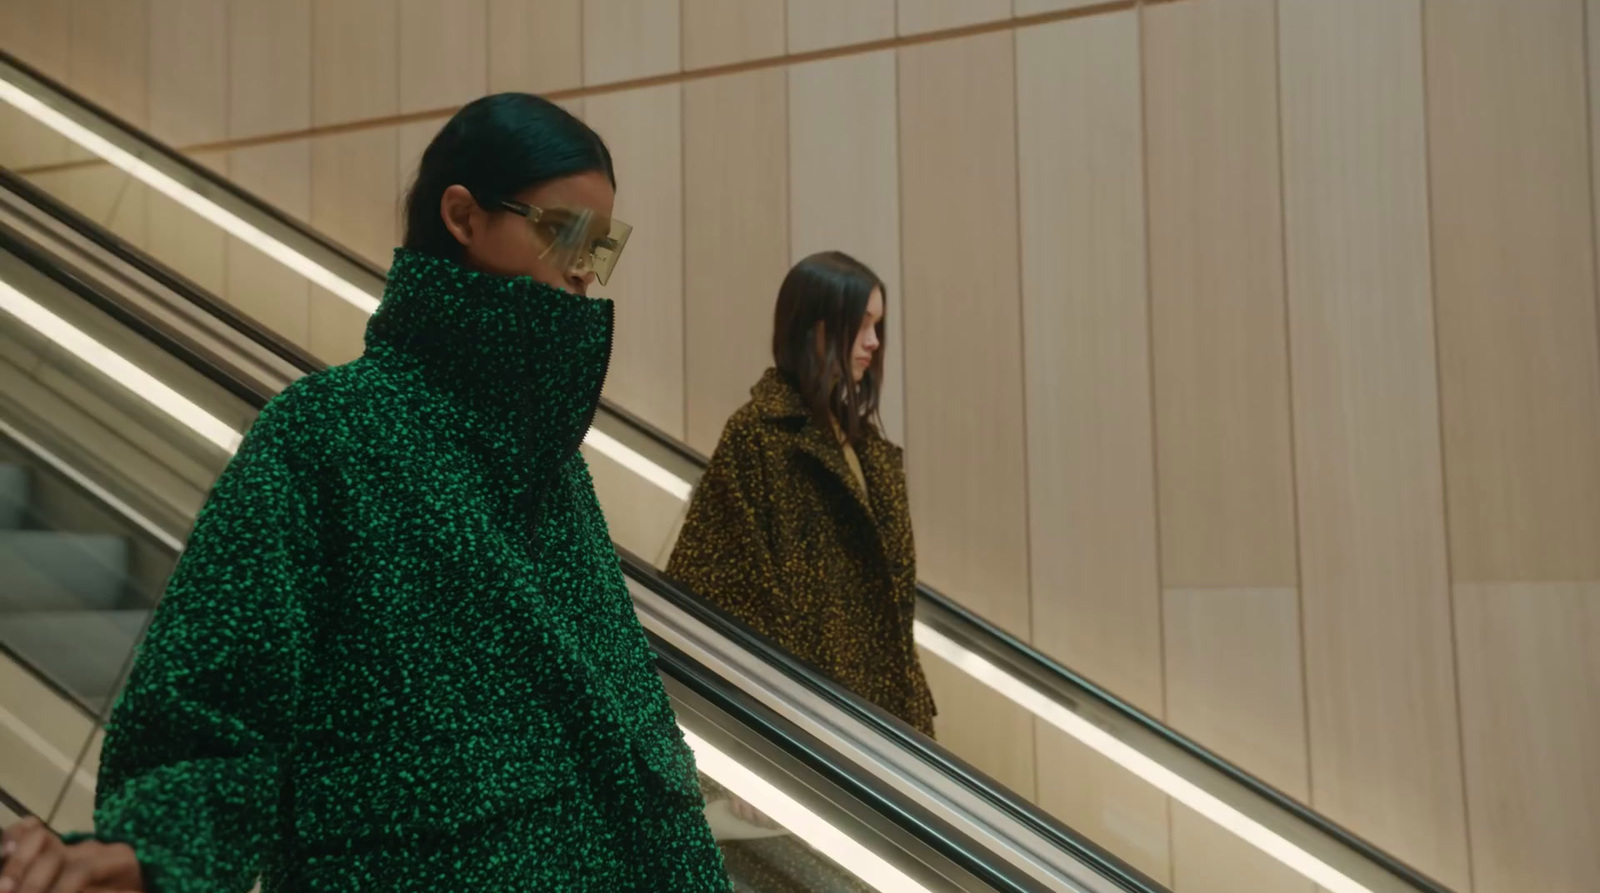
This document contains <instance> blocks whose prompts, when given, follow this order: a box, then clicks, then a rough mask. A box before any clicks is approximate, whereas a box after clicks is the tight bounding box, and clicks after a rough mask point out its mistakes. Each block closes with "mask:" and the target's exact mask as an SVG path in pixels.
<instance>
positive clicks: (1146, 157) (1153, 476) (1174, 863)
mask: <svg viewBox="0 0 1600 893" xmlns="http://www.w3.org/2000/svg"><path fill="white" fill-rule="evenodd" d="M1133 15H1134V28H1135V46H1134V56H1135V61H1134V75H1135V76H1136V77H1137V78H1138V79H1139V177H1140V181H1139V182H1140V190H1139V191H1140V193H1141V194H1140V202H1139V207H1140V210H1141V211H1142V212H1143V214H1142V218H1141V221H1140V224H1141V226H1142V227H1143V230H1144V323H1145V367H1146V375H1147V376H1148V377H1149V384H1148V386H1147V388H1146V396H1147V398H1148V401H1149V402H1148V404H1147V405H1146V411H1147V412H1148V413H1149V415H1150V511H1151V516H1150V526H1151V533H1152V537H1153V542H1154V545H1155V554H1154V555H1152V556H1151V560H1152V562H1153V563H1154V565H1155V575H1156V591H1155V597H1156V660H1157V664H1158V667H1157V673H1158V676H1157V681H1158V683H1159V684H1160V686H1161V719H1162V721H1163V722H1165V721H1166V719H1167V717H1168V716H1170V715H1171V704H1170V703H1169V702H1168V698H1169V695H1170V686H1168V685H1167V588H1166V569H1165V568H1164V567H1163V566H1162V561H1161V556H1162V553H1163V549H1162V530H1161V470H1160V461H1161V460H1160V451H1159V449H1158V448H1157V443H1158V440H1157V438H1158V436H1159V420H1158V419H1157V413H1156V405H1157V404H1156V336H1155V297H1154V287H1153V284H1152V283H1153V281H1154V280H1153V278H1152V276H1151V263H1150V256H1151V249H1150V204H1151V202H1150V144H1149V133H1150V93H1149V84H1148V81H1147V78H1146V77H1145V60H1146V58H1148V49H1149V48H1148V46H1147V44H1146V42H1145V3H1144V0H1138V3H1137V4H1136V5H1135V6H1134V8H1133ZM1161 802H1162V806H1163V809H1162V813H1163V814H1164V815H1165V817H1166V822H1167V877H1168V880H1169V881H1170V882H1171V883H1172V884H1173V886H1176V885H1177V878H1178V852H1177V846H1176V840H1175V834H1174V825H1173V823H1174V819H1175V816H1174V815H1173V813H1174V804H1173V802H1172V798H1171V797H1163V798H1161Z"/></svg>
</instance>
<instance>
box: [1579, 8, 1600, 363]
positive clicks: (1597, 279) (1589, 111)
mask: <svg viewBox="0 0 1600 893" xmlns="http://www.w3.org/2000/svg"><path fill="white" fill-rule="evenodd" d="M1589 6H1590V3H1589V0H1584V2H1583V4H1582V15H1583V98H1584V103H1583V115H1584V123H1585V124H1586V126H1585V127H1584V131H1583V139H1584V142H1585V144H1586V145H1587V146H1588V152H1587V155H1588V158H1587V161H1588V162H1589V163H1588V165H1587V169H1588V174H1589V259H1590V262H1591V271H1592V276H1591V278H1590V281H1589V286H1590V290H1591V291H1592V292H1594V295H1593V296H1592V300H1593V302H1594V304H1595V325H1596V328H1595V340H1596V343H1597V344H1600V251H1597V250H1596V244H1595V241H1596V239H1597V238H1600V212H1597V209H1596V207H1595V205H1596V202H1597V201H1600V197H1597V195H1596V186H1597V185H1600V184H1596V183H1595V175H1594V174H1595V144H1594V100H1595V97H1594V51H1593V48H1592V47H1591V46H1590V33H1589V29H1590V28H1592V27H1593V23H1592V22H1590V20H1589ZM1596 371H1600V369H1597V370H1596Z"/></svg>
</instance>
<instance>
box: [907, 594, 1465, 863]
mask: <svg viewBox="0 0 1600 893" xmlns="http://www.w3.org/2000/svg"><path fill="white" fill-rule="evenodd" d="M917 595H918V597H919V598H921V599H924V600H926V601H928V602H929V603H931V604H933V605H934V606H935V607H936V609H937V610H940V611H944V612H947V613H949V614H951V615H953V616H954V617H956V618H958V619H959V620H960V621H961V623H962V624H963V625H965V626H967V627H968V628H969V629H970V630H974V631H976V632H977V633H978V634H979V636H980V637H982V638H986V639H990V640H992V641H993V642H996V643H998V644H999V645H1000V647H1001V649H1003V650H1005V651H1006V652H1008V653H1010V654H1014V655H1015V656H1017V657H1020V658H1021V659H1022V660H1023V661H1025V662H1027V663H1028V664H1030V665H1031V666H1030V669H1031V670H1036V671H1042V672H1043V674H1044V675H1045V676H1046V677H1047V678H1050V679H1051V681H1052V682H1053V683H1054V684H1064V685H1066V686H1070V687H1073V688H1077V689H1079V690H1081V691H1082V692H1083V693H1084V694H1086V695H1088V696H1089V697H1090V698H1092V699H1094V700H1096V701H1098V702H1100V703H1101V704H1102V705H1104V706H1106V707H1109V708H1111V709H1112V710H1113V711H1115V712H1116V713H1118V714H1120V715H1122V716H1123V717H1125V718H1126V719H1129V720H1131V721H1132V722H1133V723H1134V724H1136V725H1138V726H1139V727H1140V728H1142V729H1144V730H1145V731H1146V732H1149V733H1150V734H1152V735H1154V736H1156V737H1157V738H1159V739H1161V740H1162V741H1163V742H1165V743H1166V744H1169V745H1171V746H1173V747H1175V748H1177V749H1178V750H1179V751H1181V752H1183V753H1184V754H1185V755H1187V756H1190V757H1192V758H1194V759H1195V760H1197V761H1199V762H1201V763H1202V764H1204V765H1205V766H1206V767H1207V768H1209V769H1211V770H1213V771H1215V772H1217V773H1219V774H1221V775H1223V776H1224V777H1226V778H1227V779H1228V780H1229V781H1232V782H1234V783H1235V784H1238V785H1240V786H1242V787H1243V788H1245V789H1246V790H1248V791H1249V792H1250V793H1252V794H1255V795H1256V796H1258V797H1260V798H1262V799H1264V800H1266V801H1268V802H1269V803H1271V804H1272V805H1273V806H1276V807H1277V808H1279V809H1281V810H1283V811H1284V812H1286V813H1289V814H1290V815H1291V816H1293V817H1294V818H1295V819H1297V820H1299V821H1301V822H1304V823H1305V824H1307V825H1310V826H1311V827H1312V828H1314V829H1316V830H1317V831H1319V832H1321V833H1322V834H1324V835H1326V836H1328V837H1329V838H1331V839H1333V840H1334V841H1335V842H1337V843H1339V844H1341V845H1342V846H1344V847H1346V848H1348V849H1350V850H1352V851H1353V852H1355V853H1356V854H1357V855H1359V856H1361V857H1362V858H1364V859H1366V860H1368V861H1370V862H1373V863H1375V864H1376V865H1378V866H1379V867H1380V868H1382V869H1383V870H1385V871H1387V872H1389V873H1390V874H1393V875H1395V876H1396V877H1398V878H1400V880H1402V881H1404V882H1405V883H1407V884H1410V885H1411V886H1412V887H1415V888H1416V889H1418V890H1419V891H1423V893H1452V891H1451V890H1450V889H1449V888H1447V887H1445V886H1443V885H1441V884H1440V883H1439V882H1437V881H1435V880H1433V879H1432V878H1430V877H1428V876H1427V875H1425V874H1423V873H1422V872H1421V871H1418V870H1417V869H1416V868H1413V867H1412V866H1410V865H1408V864H1406V863H1405V862H1402V861H1400V860H1399V859H1397V858H1396V857H1394V856H1393V855H1391V854H1389V853H1388V852H1386V851H1384V850H1382V849H1379V848H1378V847H1377V846H1375V845H1373V844H1372V843H1370V842H1368V841H1367V840H1366V839H1365V838H1363V837H1361V836H1360V835H1358V834H1356V833H1355V832H1353V831H1351V830H1350V829H1348V828H1345V827H1344V826H1342V825H1340V824H1338V823H1336V822H1334V821H1333V820H1332V819H1329V818H1328V817H1327V816H1324V815H1323V814H1321V813H1319V812H1316V811H1315V810H1313V809H1311V808H1310V807H1308V806H1306V805H1305V804H1304V803H1301V802H1300V801H1299V800H1297V799H1295V798H1294V797H1291V796H1289V795H1288V794H1286V793H1284V792H1283V791H1280V790H1279V789H1277V788H1276V787H1273V786H1272V785H1270V784H1268V783H1267V782H1265V781H1263V780H1261V779H1260V778H1258V777H1256V776H1254V775H1252V774H1250V773H1249V772H1246V771H1245V770H1244V769H1241V768H1240V767H1239V766H1237V765H1235V764H1234V763H1231V762H1229V761H1228V760H1226V759H1224V758H1223V757H1221V756H1219V755H1217V754H1216V753H1214V752H1212V751H1210V750H1208V749H1206V748H1205V747H1202V746H1201V745H1199V744H1197V743H1195V742H1194V741H1193V740H1191V739H1189V738H1187V737H1185V736H1184V735H1182V734H1181V733H1179V732H1177V731H1176V730H1174V729H1173V728H1172V727H1171V726H1168V725H1167V724H1165V723H1163V722H1161V721H1160V720H1158V719H1156V718H1155V717H1152V716H1151V715H1150V714H1148V713H1145V712H1144V711H1143V710H1140V709H1139V708H1138V707H1135V706H1134V705H1132V704H1130V703H1128V702H1127V701H1124V700H1123V699H1122V698H1120V697H1118V696H1117V695H1115V694H1113V693H1112V692H1111V691H1110V690H1109V689H1107V688H1105V687H1103V686H1101V685H1099V684H1097V683H1095V682H1094V681H1092V680H1090V679H1089V678H1087V677H1085V676H1083V675H1081V674H1079V673H1077V672H1075V671H1073V670H1071V669H1069V668H1068V667H1066V666H1064V665H1062V664H1061V663H1059V662H1057V661H1056V660H1054V659H1053V658H1051V657H1050V656H1049V655H1046V654H1044V653H1043V652H1041V651H1039V650H1038V649H1036V648H1034V647H1033V646H1031V645H1029V644H1028V643H1026V642H1024V641H1022V640H1021V639H1018V638H1017V637H1016V636H1013V635H1012V634H1010V633H1008V632H1006V631H1005V630H1003V629H1001V628H1000V627H998V626H996V625H995V624H993V623H991V622H990V621H988V620H986V619H984V618H983V617H981V616H979V615H978V614H976V613H974V612H973V611H972V610H970V609H969V608H966V607H963V606H961V605H959V604H957V603H956V602H955V601H954V600H952V599H951V598H950V597H949V596H947V595H944V594H943V593H940V592H938V591H937V590H935V589H933V588H931V587H929V586H926V585H924V584H922V583H920V582H919V583H918V584H917Z"/></svg>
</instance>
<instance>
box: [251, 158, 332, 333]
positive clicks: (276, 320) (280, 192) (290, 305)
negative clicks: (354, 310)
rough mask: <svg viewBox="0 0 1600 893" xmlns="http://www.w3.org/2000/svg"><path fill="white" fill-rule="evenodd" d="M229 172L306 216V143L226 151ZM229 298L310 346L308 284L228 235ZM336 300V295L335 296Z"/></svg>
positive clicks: (269, 325)
mask: <svg viewBox="0 0 1600 893" xmlns="http://www.w3.org/2000/svg"><path fill="white" fill-rule="evenodd" d="M228 175H229V177H230V178H231V179H232V180H233V181H234V182H235V183H237V184H239V185H240V186H242V187H244V188H245V189H248V190H250V191H251V192H253V193H255V194H256V195H258V196H261V197H262V198H263V199H265V200H266V201H268V202H270V203H271V204H272V205H273V206H274V207H276V208H278V209H279V210H280V211H283V212H284V213H285V214H288V215H290V216H291V217H294V218H296V219H298V220H309V219H310V217H311V143H310V142H309V141H306V140H296V141H293V142H287V143H276V144H273V145H266V146H254V147H251V148H248V149H235V150H233V151H232V152H229V153H228ZM227 273H228V283H227V289H226V291H225V294H226V295H227V297H228V300H229V301H230V302H231V303H232V304H233V305H234V306H236V307H238V308H239V309H241V310H243V311H244V312H245V313H247V314H249V315H250V316H251V317H252V318H254V319H256V320H257V321H259V322H261V323H262V324H264V325H265V326H266V327H267V328H269V329H271V330H272V331H274V332H277V333H278V334H279V335H281V336H283V337H284V338H287V339H289V340H290V341H291V342H293V343H295V344H297V345H299V346H301V347H303V348H307V349H309V348H310V345H311V331H310V323H311V320H310V312H311V310H310V301H311V284H310V283H309V282H307V281H306V279H305V277H303V276H301V275H300V274H299V273H296V272H294V271H293V270H290V269H289V268H288V267H285V266H284V265H283V264H280V263H278V262H277V261H275V260H273V259H272V258H269V257H267V256H266V255H264V254H262V253H261V252H260V251H258V250H256V249H255V248H252V247H250V246H249V245H247V244H245V243H244V242H241V241H240V240H238V239H235V238H232V237H229V239H228V247H227ZM335 300H337V299H335Z"/></svg>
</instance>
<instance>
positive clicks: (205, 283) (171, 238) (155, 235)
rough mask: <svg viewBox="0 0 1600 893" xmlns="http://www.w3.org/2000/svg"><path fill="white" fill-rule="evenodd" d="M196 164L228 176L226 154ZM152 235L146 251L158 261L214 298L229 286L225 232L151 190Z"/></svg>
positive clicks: (199, 158)
mask: <svg viewBox="0 0 1600 893" xmlns="http://www.w3.org/2000/svg"><path fill="white" fill-rule="evenodd" d="M194 160H195V161H199V162H201V163H203V164H205V165H206V166H207V167H210V168H212V169H214V170H215V169H217V168H218V167H219V166H221V167H222V169H221V170H219V171H218V173H221V174H222V175H223V176H227V170H226V164H227V153H226V152H217V153H208V154H207V155H206V156H204V157H195V158H194ZM149 195H150V197H149V209H148V211H147V213H148V214H149V225H150V235H149V240H148V242H147V244H146V250H148V251H149V252H150V254H151V255H152V256H154V257H155V258H156V259H157V260H159V261H161V262H162V263H164V264H166V265H167V266H169V267H172V268H173V269H174V270H176V271H177V272H179V273H181V274H183V275H184V276H187V277H188V278H189V279H190V280H192V281H193V282H194V283H195V284H196V285H199V286H200V287H201V288H204V289H205V290H206V291H208V292H210V293H211V294H214V295H222V294H224V293H225V291H226V289H227V285H228V274H227V256H228V239H229V238H230V237H229V236H228V234H227V233H226V232H223V230H222V228H221V227H219V226H217V225H216V224H215V223H212V222H211V221H209V220H206V219H205V218H203V217H201V216H200V215H199V214H196V213H195V212H193V211H191V210H189V209H188V208H186V207H184V206H183V205H180V204H178V203H177V202H175V201H173V200H172V199H170V198H167V197H166V196H165V195H163V194H161V193H159V192H156V191H155V190H150V194H149Z"/></svg>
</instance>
